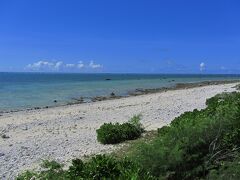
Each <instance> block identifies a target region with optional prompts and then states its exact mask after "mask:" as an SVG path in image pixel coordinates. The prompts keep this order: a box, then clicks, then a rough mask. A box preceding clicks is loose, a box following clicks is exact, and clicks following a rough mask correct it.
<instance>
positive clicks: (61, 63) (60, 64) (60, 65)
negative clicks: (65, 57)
mask: <svg viewBox="0 0 240 180" xmlns="http://www.w3.org/2000/svg"><path fill="white" fill-rule="evenodd" d="M62 66H63V62H62V61H58V62H56V63H55V66H54V68H55V69H56V70H59V68H61V67H62Z"/></svg>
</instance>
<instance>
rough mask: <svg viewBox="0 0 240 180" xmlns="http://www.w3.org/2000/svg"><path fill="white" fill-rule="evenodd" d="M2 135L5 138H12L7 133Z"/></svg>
mask: <svg viewBox="0 0 240 180" xmlns="http://www.w3.org/2000/svg"><path fill="white" fill-rule="evenodd" d="M1 137H2V138H3V139H8V138H10V137H9V136H8V135H6V134H4V133H3V134H1Z"/></svg>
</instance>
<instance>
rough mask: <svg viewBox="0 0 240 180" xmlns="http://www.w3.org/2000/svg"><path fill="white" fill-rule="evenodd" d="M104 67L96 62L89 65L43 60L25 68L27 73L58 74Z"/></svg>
mask: <svg viewBox="0 0 240 180" xmlns="http://www.w3.org/2000/svg"><path fill="white" fill-rule="evenodd" d="M102 68H103V65H101V64H96V63H95V62H94V61H90V62H89V63H84V62H83V61H78V62H77V63H74V64H70V63H64V62H63V61H47V60H41V61H38V62H35V63H32V64H28V65H27V66H26V67H25V70H26V71H43V72H51V71H52V72H58V71H63V72H64V71H70V72H74V71H93V70H99V69H102Z"/></svg>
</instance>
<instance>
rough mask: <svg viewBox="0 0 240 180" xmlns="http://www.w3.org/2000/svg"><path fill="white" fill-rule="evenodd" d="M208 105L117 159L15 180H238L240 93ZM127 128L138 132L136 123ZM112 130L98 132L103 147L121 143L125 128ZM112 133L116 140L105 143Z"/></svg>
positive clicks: (101, 159)
mask: <svg viewBox="0 0 240 180" xmlns="http://www.w3.org/2000/svg"><path fill="white" fill-rule="evenodd" d="M206 105H207V108H206V109H203V110H194V111H193V112H186V113H184V114H182V115H181V116H179V117H177V118H176V119H174V120H173V121H172V123H171V124H170V126H164V127H162V128H160V129H158V131H157V132H156V133H151V134H150V135H149V137H150V139H149V137H147V138H145V137H144V138H145V139H144V138H143V139H144V140H140V139H139V140H137V142H138V143H133V145H132V146H131V148H128V149H127V151H125V152H126V153H122V154H120V156H115V157H110V156H106V155H99V156H96V157H93V158H92V159H90V161H87V162H82V161H81V160H73V162H72V166H70V167H69V169H68V170H66V171H65V170H63V169H62V166H61V165H58V164H57V163H55V162H53V163H46V162H47V161H46V162H45V165H46V164H47V166H45V168H46V167H47V168H46V170H45V171H42V172H40V173H34V172H26V173H24V174H22V175H21V176H19V177H18V179H19V180H22V179H29V178H30V177H32V176H35V177H37V179H54V178H55V179H56V178H57V179H169V180H178V179H179V180H180V179H181V180H182V179H185V180H188V179H210V180H215V179H220V180H221V179H231V180H232V179H233V180H235V179H236V180H237V179H240V93H237V92H234V93H223V94H220V95H217V96H215V97H213V98H210V99H208V100H207V102H206ZM128 123H129V124H131V125H133V126H134V127H135V128H136V129H141V132H142V130H143V129H142V126H141V125H140V124H139V117H137V116H136V117H134V118H133V119H132V120H131V122H128ZM108 125H109V124H108ZM112 126H113V127H112ZM106 127H107V128H106ZM115 127H116V126H114V125H112V124H111V125H110V126H107V125H105V126H103V127H101V128H100V129H101V131H100V134H101V138H102V137H103V139H104V141H103V142H110V141H111V142H114V143H115V142H121V141H122V140H123V138H122V136H121V135H119V134H118V130H119V129H121V132H125V130H122V129H125V127H124V128H123V127H121V125H119V124H118V125H117V128H116V129H117V130H116V129H115ZM120 127H121V128H120ZM118 128H119V129H118ZM98 131H99V130H98ZM126 132H128V131H126ZM98 133H99V132H98ZM107 133H110V134H112V135H111V136H106V134H107ZM114 133H116V134H117V136H116V137H115V136H114V138H109V137H112V136H113V135H114ZM98 135H99V134H98ZM106 137H107V138H106ZM105 138H106V140H105ZM118 138H120V139H121V141H119V140H118ZM109 139H110V141H109ZM126 156H128V158H126ZM50 164H51V165H50ZM53 177H54V178H53Z"/></svg>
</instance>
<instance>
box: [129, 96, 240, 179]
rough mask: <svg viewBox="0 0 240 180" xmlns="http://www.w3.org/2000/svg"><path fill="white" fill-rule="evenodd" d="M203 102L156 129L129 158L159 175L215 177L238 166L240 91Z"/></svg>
mask: <svg viewBox="0 0 240 180" xmlns="http://www.w3.org/2000/svg"><path fill="white" fill-rule="evenodd" d="M206 104H207V108H206V109H204V110H201V111H198V110H194V111H193V112H186V113H184V114H183V115H181V116H180V117H178V118H176V119H175V120H174V121H172V123H171V125H170V126H169V127H163V128H161V129H159V130H158V136H157V137H156V138H155V139H154V140H152V141H151V142H150V143H147V144H146V143H141V144H140V145H138V146H137V147H135V149H134V150H133V152H132V153H131V154H130V155H131V157H132V159H133V160H134V161H135V162H137V163H138V164H140V165H141V167H142V168H144V169H146V170H148V171H149V172H150V173H151V174H152V175H154V176H155V177H158V178H160V179H200V178H213V179H215V178H214V177H227V176H229V175H228V174H230V173H231V172H235V171H237V170H239V165H238V162H240V161H239V148H240V93H231V94H221V95H217V96H215V97H213V98H211V99H209V100H207V102H206ZM232 178H234V179H240V173H234V175H232ZM217 179H218V178H217Z"/></svg>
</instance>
